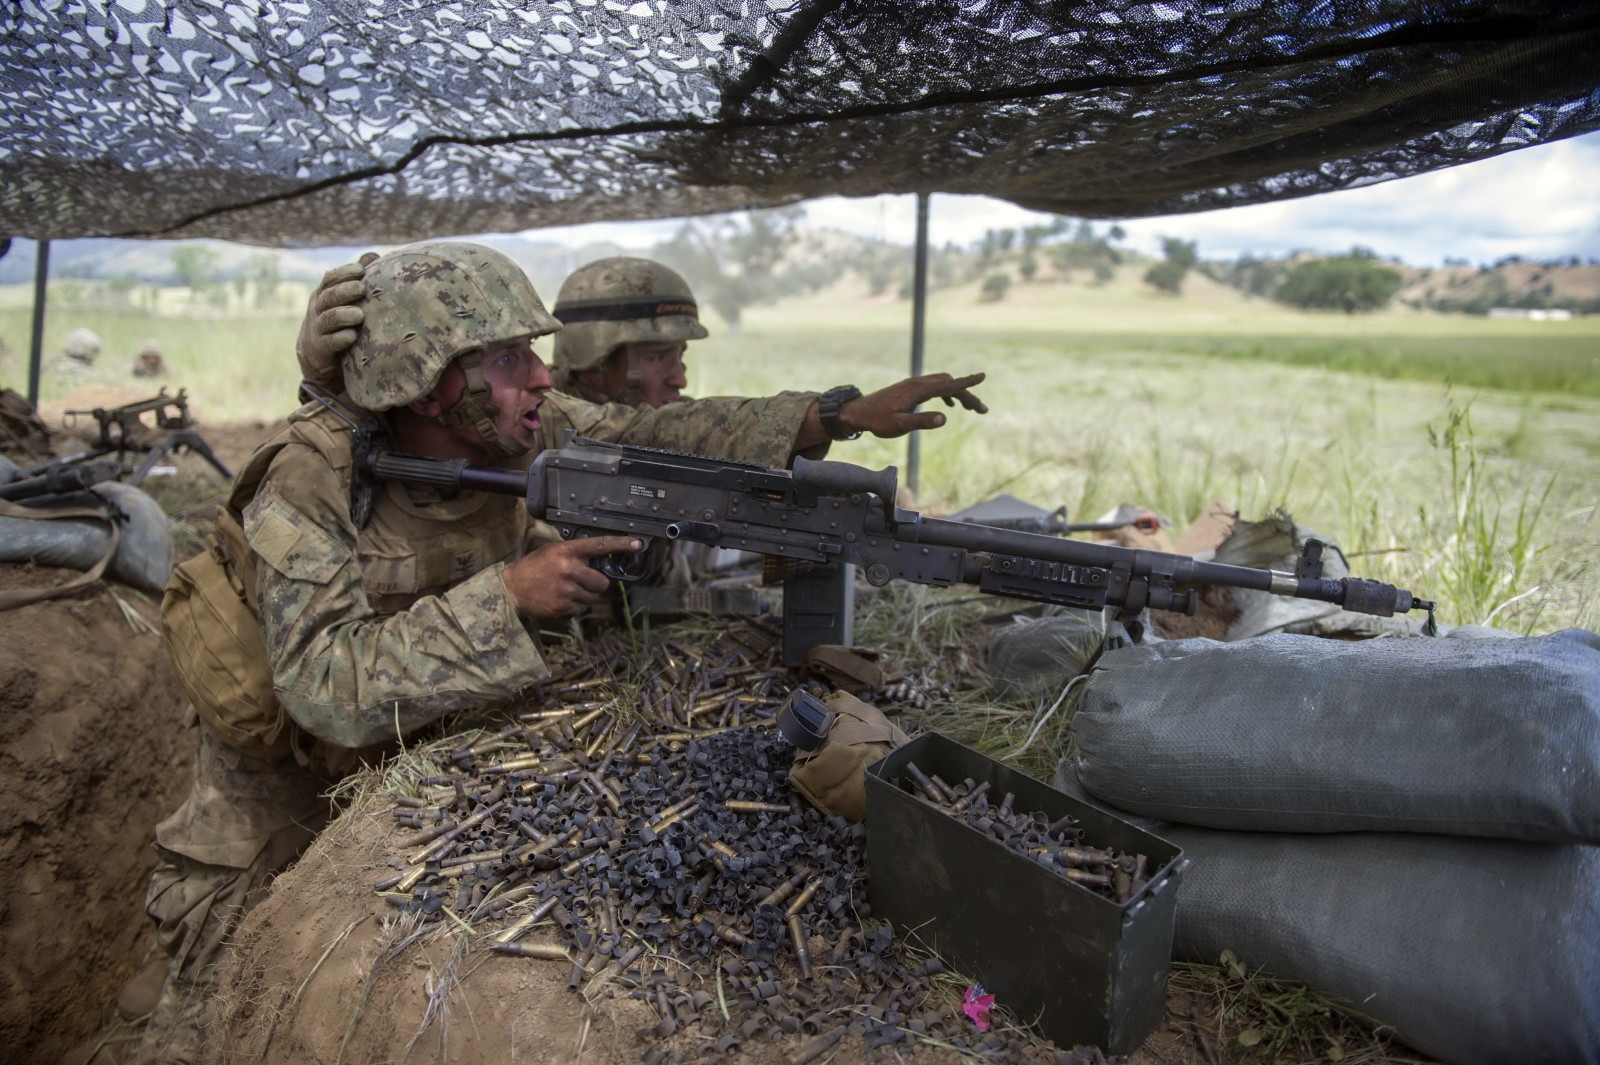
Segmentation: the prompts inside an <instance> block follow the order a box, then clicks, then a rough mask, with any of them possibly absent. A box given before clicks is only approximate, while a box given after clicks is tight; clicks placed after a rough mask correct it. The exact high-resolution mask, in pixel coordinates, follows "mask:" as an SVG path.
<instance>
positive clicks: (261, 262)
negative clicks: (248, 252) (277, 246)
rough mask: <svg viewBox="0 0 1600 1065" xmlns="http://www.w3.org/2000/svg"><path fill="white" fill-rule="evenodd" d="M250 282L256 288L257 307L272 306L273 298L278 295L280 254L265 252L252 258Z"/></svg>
mask: <svg viewBox="0 0 1600 1065" xmlns="http://www.w3.org/2000/svg"><path fill="white" fill-rule="evenodd" d="M250 280H251V281H252V282H253V283H254V286H255V303H256V306H257V307H261V308H266V307H270V306H272V301H273V298H274V297H276V296H277V294H278V282H279V275H278V254H277V253H276V252H270V251H264V252H258V253H257V254H255V255H252V256H250Z"/></svg>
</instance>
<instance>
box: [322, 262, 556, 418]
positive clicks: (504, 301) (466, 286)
mask: <svg viewBox="0 0 1600 1065" xmlns="http://www.w3.org/2000/svg"><path fill="white" fill-rule="evenodd" d="M362 279H363V281H364V282H365V283H366V289H367V294H366V299H365V301H364V302H363V303H362V311H363V315H364V319H363V322H362V327H361V331H360V333H359V334H358V335H357V336H356V342H355V344H354V345H353V346H352V347H351V348H350V350H349V351H348V352H346V353H345V356H344V377H345V387H346V389H347V390H348V392H349V394H350V398H351V399H353V400H354V401H355V402H356V403H358V404H360V405H361V406H363V407H365V408H366V409H367V410H373V411H381V410H391V409H393V408H395V407H403V406H405V405H406V404H407V403H410V402H411V401H412V400H416V399H420V398H422V397H423V396H425V395H427V394H428V393H429V392H431V391H432V390H433V388H434V386H435V385H437V384H438V383H439V375H440V374H442V373H444V369H445V367H446V366H449V365H450V363H451V362H452V361H453V360H455V359H456V358H458V357H460V356H461V355H463V354H465V353H467V352H469V351H475V350H481V349H483V348H486V347H488V346H489V345H491V344H499V343H502V342H504V341H507V340H520V339H522V338H523V337H538V336H544V335H545V334H546V333H553V332H555V331H556V330H558V329H560V328H561V323H560V322H558V321H556V320H555V319H554V318H552V317H551V316H550V313H549V312H548V311H546V310H545V308H544V302H543V301H542V300H541V299H539V294H538V293H537V292H535V291H534V290H533V284H532V283H531V282H530V281H529V280H528V278H527V275H526V274H524V273H523V272H522V269H521V267H519V266H517V264H516V263H514V262H512V261H511V260H510V259H508V258H506V256H504V255H502V254H501V253H499V252H497V251H495V250H494V249H493V248H486V247H484V246H483V245H481V244H465V243H459V242H452V241H429V242H425V243H422V244H412V245H409V246H408V247H404V248H401V249H400V250H398V251H393V252H390V253H389V254H388V255H384V256H380V257H379V258H378V259H377V260H376V261H375V262H373V263H372V265H371V266H368V267H367V269H366V273H365V274H364V275H363V278H362Z"/></svg>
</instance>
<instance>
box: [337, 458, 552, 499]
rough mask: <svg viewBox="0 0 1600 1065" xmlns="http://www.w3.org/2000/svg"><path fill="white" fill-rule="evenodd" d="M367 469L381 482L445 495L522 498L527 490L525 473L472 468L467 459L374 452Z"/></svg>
mask: <svg viewBox="0 0 1600 1065" xmlns="http://www.w3.org/2000/svg"><path fill="white" fill-rule="evenodd" d="M367 468H368V472H370V473H371V474H372V476H374V477H376V478H377V479H378V480H380V481H405V482H406V483H408V484H420V485H426V486H428V487H430V488H437V489H439V490H440V491H444V492H459V491H461V490H462V489H468V490H471V491H475V492H491V493H493V494H495V495H502V496H522V495H524V494H525V493H526V492H527V490H528V475H527V474H526V473H521V472H518V471H516V470H501V469H496V468H494V467H492V466H471V465H468V463H467V460H466V459H430V458H424V457H422V456H420V455H403V454H401V453H400V452H398V451H377V452H374V453H372V454H371V455H370V456H368V459H367Z"/></svg>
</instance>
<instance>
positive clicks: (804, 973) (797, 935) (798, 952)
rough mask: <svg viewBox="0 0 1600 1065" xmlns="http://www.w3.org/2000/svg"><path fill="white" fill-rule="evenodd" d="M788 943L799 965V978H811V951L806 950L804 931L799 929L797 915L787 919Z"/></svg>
mask: <svg viewBox="0 0 1600 1065" xmlns="http://www.w3.org/2000/svg"><path fill="white" fill-rule="evenodd" d="M789 942H791V943H793V944H794V960H795V961H796V962H797V963H799V965H800V976H801V977H802V978H803V979H807V980H809V979H810V978H811V951H809V950H807V949H806V933H805V929H804V928H801V927H800V917H799V915H791V916H790V918H789Z"/></svg>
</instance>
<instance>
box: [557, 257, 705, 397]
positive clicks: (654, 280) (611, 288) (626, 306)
mask: <svg viewBox="0 0 1600 1065" xmlns="http://www.w3.org/2000/svg"><path fill="white" fill-rule="evenodd" d="M554 314H555V316H556V318H558V319H559V320H560V321H561V325H562V329H561V333H560V335H559V336H557V337H556V341H555V359H554V362H555V366H554V369H555V378H556V386H557V387H558V388H563V387H570V385H571V381H572V376H573V375H574V374H578V373H582V372H584V371H585V370H597V369H599V368H600V367H601V365H602V364H603V363H604V362H605V361H606V359H607V358H608V357H609V356H610V355H611V353H612V352H613V351H615V350H617V348H619V347H621V346H622V345H624V344H634V343H648V342H651V341H667V342H675V341H679V340H701V339H704V338H705V337H706V336H707V333H706V329H705V326H703V325H701V324H700V311H699V308H698V307H697V306H696V305H695V301H694V293H693V292H691V291H690V290H689V283H688V282H687V281H685V280H684V279H683V278H682V276H680V275H679V274H678V272H677V271H676V270H673V269H671V268H670V267H667V266H663V265H661V264H660V263H657V262H651V261H650V260H649V259H634V258H628V257H625V256H624V257H617V258H613V259H598V260H596V261H595V262H592V263H587V264H585V265H583V266H580V267H578V269H576V270H574V271H573V272H572V275H571V276H570V277H568V278H567V279H566V281H564V282H563V283H562V285H561V291H560V293H559V294H557V296H556V306H555V311H554Z"/></svg>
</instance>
